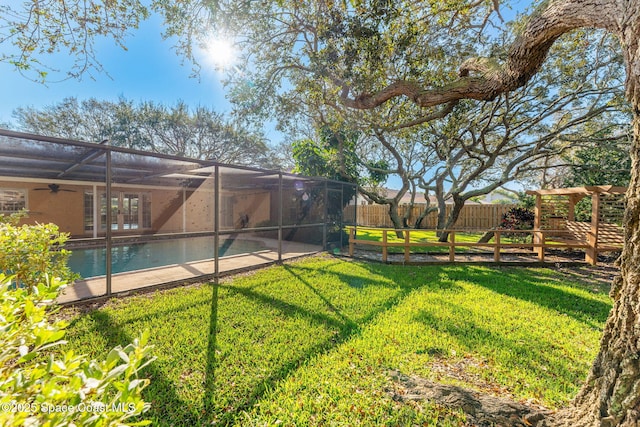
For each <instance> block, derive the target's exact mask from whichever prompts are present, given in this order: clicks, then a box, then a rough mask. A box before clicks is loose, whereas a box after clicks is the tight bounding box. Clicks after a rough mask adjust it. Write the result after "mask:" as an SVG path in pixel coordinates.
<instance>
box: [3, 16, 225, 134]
mask: <svg viewBox="0 0 640 427" xmlns="http://www.w3.org/2000/svg"><path fill="white" fill-rule="evenodd" d="M161 32H162V27H161V20H160V18H158V17H153V16H152V17H151V18H150V19H148V20H146V21H144V22H143V23H141V26H140V29H138V30H134V31H132V33H131V35H130V37H128V38H127V40H126V41H125V44H126V46H127V48H128V50H127V51H125V50H123V49H122V48H120V47H118V46H115V44H114V43H113V41H111V40H102V41H100V42H99V44H98V46H97V48H96V51H97V54H98V59H99V61H100V62H101V63H102V65H103V67H104V69H105V70H106V72H107V73H108V74H105V73H94V78H95V80H92V79H91V78H90V77H89V76H85V77H83V78H82V80H66V81H64V82H60V83H49V84H46V85H44V84H41V83H35V82H32V81H30V80H28V79H26V78H25V77H23V76H21V75H20V73H18V72H17V71H15V70H14V69H13V67H12V66H10V65H9V64H6V63H0V93H1V94H2V96H1V98H0V99H2V102H0V123H13V122H15V121H14V120H13V119H12V112H13V111H14V110H15V109H17V108H18V107H28V106H30V107H35V108H41V107H44V106H47V105H53V104H57V103H59V102H60V101H62V100H63V99H64V98H66V97H76V98H78V99H79V100H83V99H87V98H91V97H94V98H96V99H99V100H109V101H115V100H117V99H118V98H119V97H121V96H122V97H125V98H127V99H129V100H132V101H134V102H140V101H154V102H156V103H162V104H165V105H173V104H175V103H176V102H177V101H178V100H182V101H184V102H185V103H186V104H187V105H189V106H190V107H193V108H195V107H197V106H204V107H209V108H211V109H213V110H215V111H217V112H226V111H229V110H230V104H229V102H227V100H226V99H225V95H224V88H223V86H222V83H221V81H220V80H221V78H222V74H221V73H220V72H218V71H215V70H214V69H213V67H209V68H204V67H203V70H202V72H201V74H200V77H199V78H193V77H190V75H191V74H192V70H191V64H189V63H185V64H184V65H182V64H181V58H180V57H179V56H178V55H176V53H175V51H173V50H172V43H171V41H166V40H163V39H162V37H161ZM1 46H2V45H0V47H1ZM51 60H52V63H53V64H57V63H62V62H63V61H64V58H61V57H58V58H56V57H51Z"/></svg>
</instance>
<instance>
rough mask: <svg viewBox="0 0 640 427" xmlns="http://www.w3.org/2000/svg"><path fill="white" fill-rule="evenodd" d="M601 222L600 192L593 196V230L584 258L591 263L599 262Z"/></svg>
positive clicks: (589, 235) (588, 238)
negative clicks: (599, 227) (599, 226)
mask: <svg viewBox="0 0 640 427" xmlns="http://www.w3.org/2000/svg"><path fill="white" fill-rule="evenodd" d="M599 224H600V193H599V192H597V191H596V192H594V193H593V196H591V230H589V232H588V233H587V245H588V247H587V249H586V253H585V256H584V260H585V261H586V262H587V263H589V264H591V265H596V264H597V263H598V231H599V230H598V225H599Z"/></svg>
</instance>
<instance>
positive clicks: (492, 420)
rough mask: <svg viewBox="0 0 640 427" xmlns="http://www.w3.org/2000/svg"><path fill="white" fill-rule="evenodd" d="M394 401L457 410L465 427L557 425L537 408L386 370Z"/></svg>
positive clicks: (549, 414) (551, 416) (549, 413)
mask: <svg viewBox="0 0 640 427" xmlns="http://www.w3.org/2000/svg"><path fill="white" fill-rule="evenodd" d="M389 376H390V377H391V380H392V383H393V389H392V390H389V394H390V395H391V398H392V399H393V400H395V401H397V402H419V401H429V402H434V403H437V404H439V405H442V406H445V407H448V408H452V409H460V410H462V411H463V412H464V413H465V414H466V415H467V421H468V425H469V426H478V427H490V426H500V427H502V426H504V427H531V426H535V427H550V426H553V425H557V422H558V420H557V419H556V413H555V412H553V411H550V410H548V409H546V408H544V407H541V406H537V405H529V404H523V403H520V402H516V401H514V400H512V399H510V398H506V397H498V396H493V395H491V394H489V393H484V392H480V391H475V390H469V389H465V388H462V387H458V386H453V385H445V384H438V383H435V382H432V381H429V380H427V379H424V378H421V377H417V376H407V375H404V374H402V373H401V372H399V371H390V372H389Z"/></svg>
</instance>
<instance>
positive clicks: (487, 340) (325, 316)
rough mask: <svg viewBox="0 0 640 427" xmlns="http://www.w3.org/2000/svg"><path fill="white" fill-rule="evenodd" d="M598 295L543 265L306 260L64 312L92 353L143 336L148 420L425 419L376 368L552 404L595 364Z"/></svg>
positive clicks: (429, 417)
mask: <svg viewBox="0 0 640 427" xmlns="http://www.w3.org/2000/svg"><path fill="white" fill-rule="evenodd" d="M609 309H610V300H609V297H608V296H607V290H606V289H604V288H603V287H597V286H596V285H594V284H581V283H579V282H578V279H575V278H573V276H568V275H566V274H563V273H559V272H556V271H553V270H549V269H533V268H514V267H511V268H506V267H501V268H498V267H481V266H462V265H461V266H421V267H415V266H412V267H405V266H399V265H383V264H377V263H367V262H357V261H348V260H342V259H334V258H330V257H314V258H309V259H305V260H302V261H299V262H295V263H291V264H285V265H283V266H275V267H270V268H267V269H264V270H261V271H258V272H255V273H252V274H247V275H244V276H237V277H233V278H231V279H228V280H226V281H224V282H223V283H221V284H220V285H219V286H218V287H215V286H212V285H199V286H188V287H184V288H177V289H172V290H169V291H163V292H158V293H155V294H146V295H140V296H135V297H130V298H125V299H120V300H116V301H113V302H111V303H109V304H107V305H106V306H105V307H103V308H101V309H99V310H95V311H91V312H87V313H84V314H82V313H79V314H76V317H75V318H74V320H73V322H72V324H71V326H70V327H69V329H68V333H67V340H68V341H69V346H70V347H72V348H74V349H76V350H77V351H79V352H81V353H85V354H90V355H91V356H94V357H97V356H98V355H101V354H106V352H107V350H108V349H109V348H111V347H113V346H115V345H117V344H125V343H127V342H128V341H130V340H131V339H132V338H133V337H135V336H136V335H137V334H138V332H139V331H141V330H143V329H148V330H150V332H151V342H152V344H154V345H155V355H156V356H157V360H156V361H155V362H154V363H153V364H152V365H151V366H150V367H148V368H147V369H146V371H145V374H146V376H147V377H149V378H151V385H150V386H149V387H148V388H147V389H146V391H145V396H146V399H147V400H148V401H150V402H151V403H152V409H151V412H150V413H148V417H149V418H151V419H152V420H153V421H154V424H155V425H161V426H197V425H205V424H206V425H210V424H212V423H215V424H216V425H243V426H244V425H273V424H277V423H282V424H283V425H297V426H301V425H318V426H323V425H344V426H357V425H390V426H396V425H433V426H436V425H437V426H458V425H462V424H463V423H464V417H463V416H462V415H461V414H459V413H456V412H453V411H451V410H448V409H446V408H443V407H440V406H438V405H435V404H417V403H411V404H409V403H400V402H395V401H393V400H392V399H391V397H390V395H389V393H388V391H389V390H391V389H393V387H394V384H393V383H392V382H391V380H390V378H389V371H390V370H399V371H400V372H401V373H404V374H416V375H420V376H423V377H426V378H429V379H432V380H436V381H441V382H449V383H455V384H459V385H463V386H465V387H472V388H476V389H481V390H483V391H488V392H493V393H498V394H506V393H508V394H511V395H512V396H513V397H514V398H515V399H517V400H524V399H532V400H534V401H536V402H539V403H541V404H543V405H546V406H547V407H551V408H554V407H558V406H561V405H564V404H566V403H567V402H568V401H569V400H570V399H571V398H572V397H573V396H574V394H575V393H576V392H577V390H578V387H579V385H580V384H581V382H582V381H583V379H584V377H585V375H586V373H587V371H588V368H589V366H590V364H591V362H592V360H593V358H594V357H595V353H596V351H597V347H598V340H599V337H600V334H601V328H602V327H603V324H604V321H605V319H606V316H607V314H608V312H609Z"/></svg>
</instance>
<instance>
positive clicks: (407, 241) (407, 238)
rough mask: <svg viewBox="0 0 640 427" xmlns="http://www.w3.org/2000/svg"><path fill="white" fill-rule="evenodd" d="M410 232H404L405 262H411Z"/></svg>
mask: <svg viewBox="0 0 640 427" xmlns="http://www.w3.org/2000/svg"><path fill="white" fill-rule="evenodd" d="M409 236H410V234H409V230H405V232H404V262H409V243H410V237H409Z"/></svg>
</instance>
